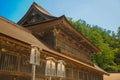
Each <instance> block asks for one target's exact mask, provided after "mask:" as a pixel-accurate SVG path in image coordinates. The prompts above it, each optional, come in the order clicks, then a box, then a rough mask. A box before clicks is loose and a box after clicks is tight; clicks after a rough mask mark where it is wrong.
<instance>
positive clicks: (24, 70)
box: [0, 38, 102, 80]
mask: <svg viewBox="0 0 120 80" xmlns="http://www.w3.org/2000/svg"><path fill="white" fill-rule="evenodd" d="M29 56H30V48H29V47H28V48H27V47H24V46H20V45H18V44H15V43H13V42H10V41H7V40H4V39H1V38H0V79H2V80H31V64H30V63H29ZM51 56H52V57H54V58H55V59H57V60H61V57H58V56H54V55H52V54H49V53H43V52H41V56H40V58H41V59H40V66H37V67H36V80H39V79H40V80H49V77H48V76H45V66H46V57H51ZM62 60H64V61H65V62H66V65H65V67H66V70H65V71H66V72H65V73H66V74H65V78H63V80H90V78H91V80H102V79H101V76H102V74H101V73H97V72H96V71H93V70H89V69H88V68H87V67H83V66H80V65H78V64H75V63H74V62H69V60H67V59H62ZM56 67H57V62H56ZM90 74H91V75H90ZM98 77H99V78H100V79H98ZM52 80H59V78H58V77H57V76H53V77H52Z"/></svg>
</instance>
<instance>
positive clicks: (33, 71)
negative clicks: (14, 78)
mask: <svg viewBox="0 0 120 80" xmlns="http://www.w3.org/2000/svg"><path fill="white" fill-rule="evenodd" d="M35 67H36V65H35V64H32V80H35Z"/></svg>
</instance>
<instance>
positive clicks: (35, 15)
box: [18, 2, 56, 26]
mask: <svg viewBox="0 0 120 80" xmlns="http://www.w3.org/2000/svg"><path fill="white" fill-rule="evenodd" d="M55 18H56V17H55V16H52V15H51V14H50V13H49V12H47V11H46V10H45V9H43V8H42V7H41V6H39V5H38V4H37V3H35V2H33V4H32V5H31V7H30V8H29V10H28V11H27V12H26V14H25V15H24V16H23V17H22V19H21V20H20V21H19V22H18V24H19V25H22V26H25V25H30V24H34V23H38V22H44V21H49V20H52V19H55Z"/></svg>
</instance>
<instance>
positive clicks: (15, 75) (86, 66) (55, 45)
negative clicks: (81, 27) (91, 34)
mask: <svg viewBox="0 0 120 80" xmlns="http://www.w3.org/2000/svg"><path fill="white" fill-rule="evenodd" d="M33 45H34V46H36V47H37V50H38V52H39V56H37V57H38V59H39V60H38V61H39V62H38V64H40V65H36V72H35V80H103V75H109V74H108V73H107V72H105V71H104V70H102V69H101V68H99V67H98V66H97V65H95V64H94V63H93V62H92V61H91V56H93V55H94V54H98V53H99V52H100V49H99V48H97V47H96V46H95V45H94V44H93V43H92V42H90V40H88V39H87V38H86V37H85V36H84V35H82V34H81V33H80V32H78V30H76V29H75V28H74V26H73V25H71V24H70V23H69V21H68V20H67V19H66V17H65V16H64V15H63V16H60V17H55V16H53V15H51V14H50V13H49V12H47V11H46V10H45V9H43V8H42V7H41V6H39V5H38V4H37V3H35V2H34V3H33V4H32V5H31V7H30V8H29V10H28V11H27V13H26V14H25V15H24V16H23V17H22V18H21V19H20V20H19V22H18V23H14V22H11V21H10V20H8V19H5V18H3V17H0V80H31V78H32V64H30V56H31V49H32V47H33Z"/></svg>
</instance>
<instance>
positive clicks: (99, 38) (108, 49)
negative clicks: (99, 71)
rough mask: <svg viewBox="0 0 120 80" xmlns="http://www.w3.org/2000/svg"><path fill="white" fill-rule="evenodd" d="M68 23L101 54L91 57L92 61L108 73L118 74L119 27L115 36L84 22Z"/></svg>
mask: <svg viewBox="0 0 120 80" xmlns="http://www.w3.org/2000/svg"><path fill="white" fill-rule="evenodd" d="M68 20H69V22H70V23H71V24H72V25H73V26H74V27H75V28H76V29H77V30H78V31H79V32H81V33H82V34H83V35H84V36H86V37H87V38H88V39H89V40H90V41H91V42H93V43H94V44H95V45H96V46H97V47H98V48H100V50H101V53H100V54H96V55H94V56H93V57H92V61H93V62H94V63H96V64H97V65H98V66H100V67H101V68H103V69H104V70H106V71H108V72H120V27H119V28H118V32H117V34H115V33H114V32H113V31H110V30H105V29H102V28H100V27H99V26H97V25H92V26H91V25H89V24H87V23H86V22H85V21H84V20H81V19H80V20H77V21H74V20H72V18H68Z"/></svg>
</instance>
